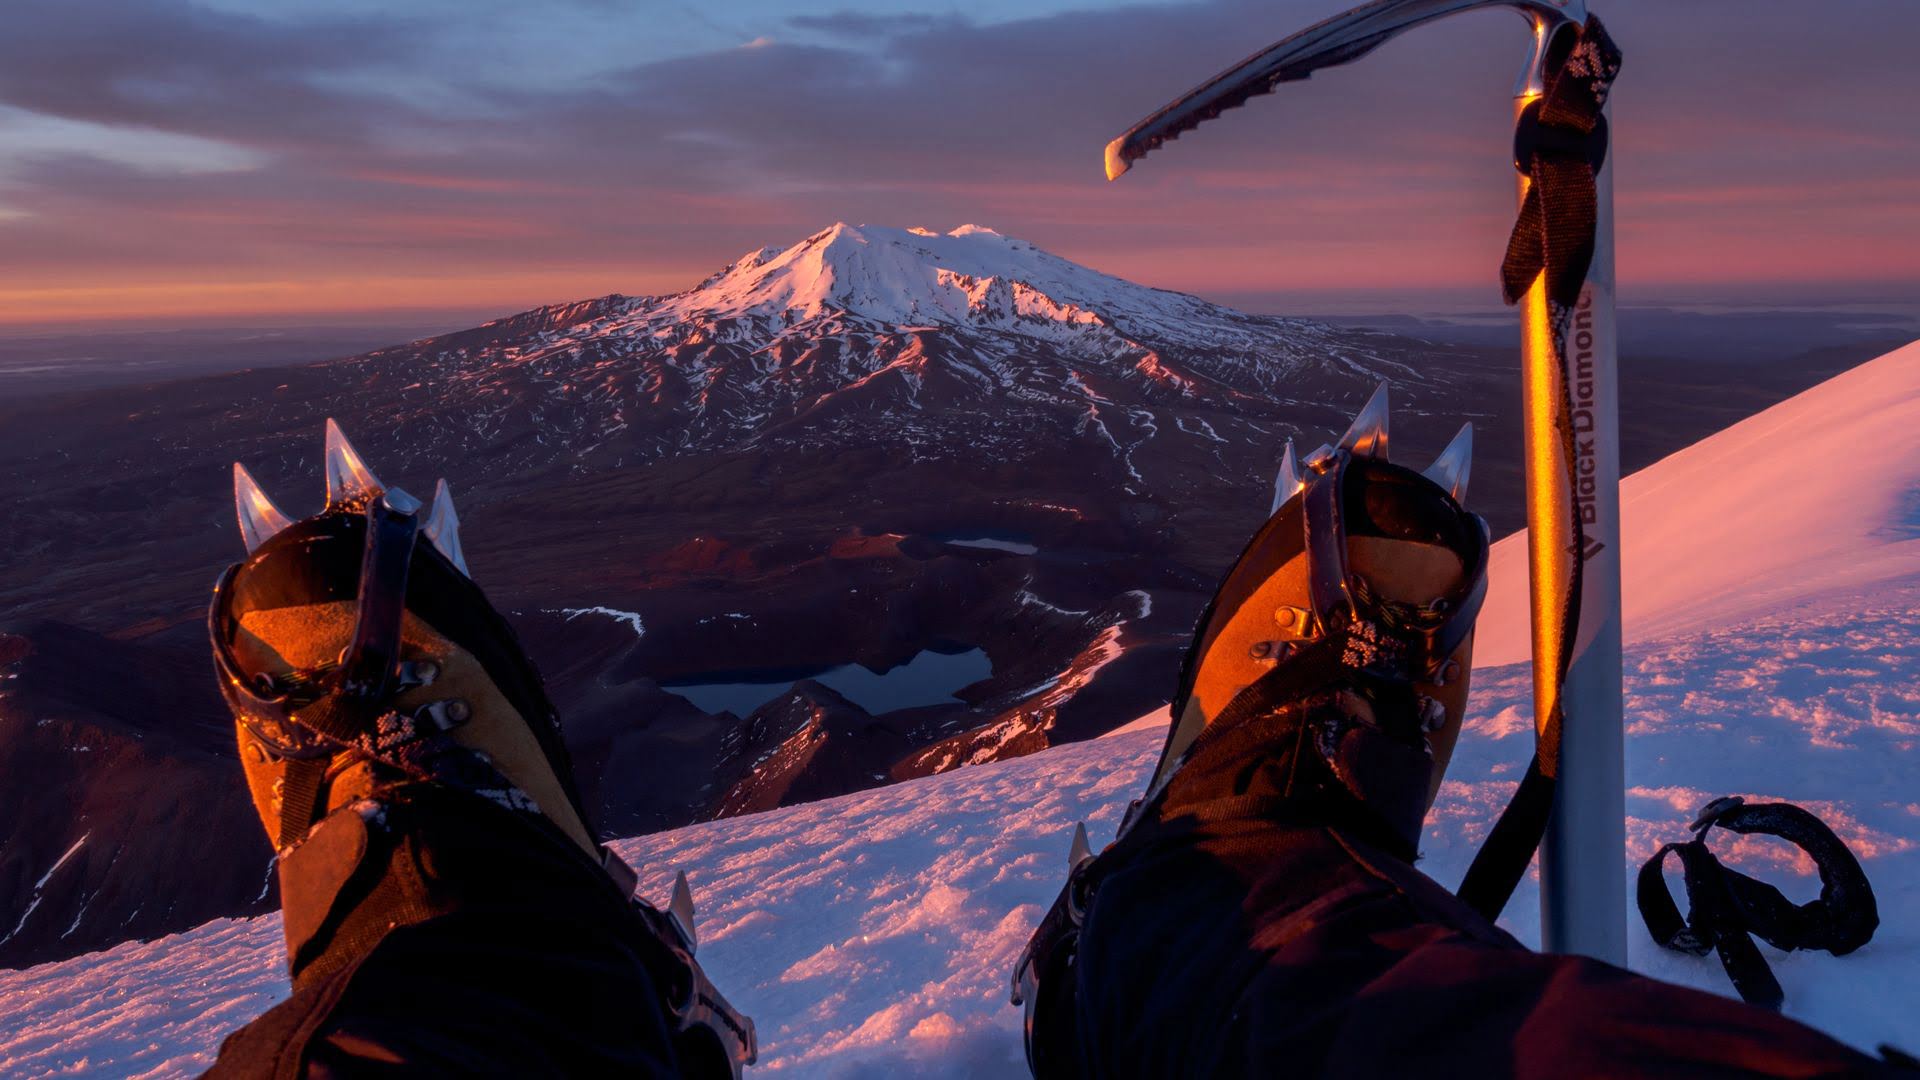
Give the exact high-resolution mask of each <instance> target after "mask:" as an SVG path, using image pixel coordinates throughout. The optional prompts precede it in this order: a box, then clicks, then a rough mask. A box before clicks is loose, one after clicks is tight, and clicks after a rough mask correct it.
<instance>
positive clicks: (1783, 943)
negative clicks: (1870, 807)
mask: <svg viewBox="0 0 1920 1080" xmlns="http://www.w3.org/2000/svg"><path fill="white" fill-rule="evenodd" d="M1715 825H1718V826H1720V827H1721V828H1723V829H1730V830H1732V831H1733V832H1737V833H1748V834H1752V833H1758V834H1761V835H1764V836H1777V837H1779V838H1781V839H1782V840H1785V841H1787V842H1788V843H1790V844H1792V845H1793V846H1795V847H1797V848H1799V849H1800V850H1802V851H1804V852H1806V853H1807V855H1808V857H1810V858H1811V859H1813V865H1814V868H1815V869H1816V870H1818V871H1819V873H1820V898H1819V899H1817V900H1813V901H1810V902H1808V903H1805V904H1798V905H1796V904H1794V903H1793V902H1792V901H1791V900H1788V899H1787V898H1786V897H1785V896H1783V895H1781V892H1780V890H1779V889H1776V888H1774V887H1773V886H1771V885H1769V884H1767V883H1766V882H1764V881H1756V880H1754V879H1753V878H1750V877H1748V876H1747V875H1745V874H1742V873H1740V872H1739V871H1737V870H1729V869H1727V867H1726V866H1725V865H1724V864H1723V863H1721V862H1720V860H1719V859H1717V858H1715V857H1714V854H1713V853H1712V852H1711V851H1708V850H1707V833H1708V832H1709V831H1711V830H1712V828H1713V827H1714V826H1715ZM1693 829H1694V837H1693V839H1691V840H1688V841H1686V842H1684V843H1678V844H1667V845H1666V846H1664V847H1662V848H1661V849H1660V850H1659V851H1657V852H1655V853H1654V856H1653V858H1651V859H1648V860H1647V862H1646V865H1644V866H1642V867H1641V868H1640V880H1639V883H1638V888H1637V892H1638V900H1639V904H1640V917H1641V918H1642V919H1644V920H1646V923H1647V932H1648V933H1650V934H1652V935H1653V940H1654V941H1656V942H1658V943H1660V945H1661V946H1663V947H1665V948H1668V949H1672V950H1674V951H1675V952H1684V953H1692V954H1693V955H1695V956H1705V955H1706V954H1707V953H1709V952H1716V951H1717V952H1718V953H1719V954H1720V964H1721V966H1722V967H1724V968H1726V970H1727V978H1728V979H1730V980H1732V982H1733V988H1734V989H1735V990H1737V991H1739V993H1740V997H1741V999H1742V1000H1744V1001H1746V1002H1748V1003H1749V1004H1753V1005H1763V1006H1765V1007H1767V1008H1769V1009H1778V1008H1779V1007H1780V1003H1781V1002H1782V1001H1783V1000H1784V999H1785V994H1784V993H1783V992H1782V991H1781V989H1780V982H1779V980H1777V979H1775V978H1774V977H1773V971H1772V969H1771V968H1769V967H1768V966H1767V961H1766V958H1765V957H1763V956H1761V955H1760V949H1759V947H1758V946H1756V945H1755V944H1754V943H1753V938H1752V936H1750V935H1758V936H1759V937H1760V938H1761V939H1762V940H1764V941H1766V942H1767V944H1769V945H1772V946H1773V947H1774V948H1776V949H1781V950H1784V951H1787V952H1792V951H1793V950H1795V949H1825V950H1826V951H1828V952H1830V953H1832V954H1833V955H1835V956H1845V955H1846V954H1847V953H1850V952H1852V951H1853V950H1855V949H1857V948H1859V947H1860V946H1862V945H1865V944H1866V943H1867V942H1868V941H1869V940H1871V939H1872V937H1873V931H1874V929H1875V928H1876V927H1878V926H1879V925H1880V911H1879V907H1878V905H1877V904H1876V903H1875V902H1874V899H1873V887H1872V886H1871V885H1869V884H1868V883H1867V875H1866V872H1865V871H1863V870H1862V869H1861V868H1860V861H1859V860H1858V859H1856V858H1854V857H1853V852H1851V851H1849V850H1847V845H1846V844H1845V843H1844V842H1842V841H1841V839H1840V838H1839V837H1838V836H1835V835H1834V833H1833V830H1832V829H1829V828H1827V826H1826V824H1825V823H1823V822H1822V821H1821V820H1820V819H1819V818H1817V817H1814V816H1813V815H1812V814H1810V813H1808V812H1807V811H1805V810H1803V809H1801V808H1800V807H1798V806H1795V805H1793V804H1792V803H1754V804H1753V805H1747V803H1746V801H1745V800H1744V799H1741V798H1739V797H1737V796H1735V797H1730V798H1725V799H1716V800H1714V801H1713V802H1711V803H1708V804H1707V807H1706V809H1704V810H1702V811H1701V812H1700V819H1699V820H1698V821H1695V822H1694V823H1693ZM1670 854H1673V855H1678V856H1680V868H1681V871H1682V876H1683V878H1684V880H1685V883H1686V890H1687V914H1686V916H1685V917H1684V918H1683V917H1682V916H1681V914H1680V909H1679V908H1678V907H1676V906H1675V905H1674V902H1673V895H1672V894H1671V893H1669V892H1668V891H1667V883H1666V879H1665V877H1664V876H1663V875H1662V871H1663V869H1664V867H1665V865H1666V861H1667V856H1668V855H1670Z"/></svg>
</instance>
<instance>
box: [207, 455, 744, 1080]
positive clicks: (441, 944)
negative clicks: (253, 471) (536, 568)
mask: <svg viewBox="0 0 1920 1080" xmlns="http://www.w3.org/2000/svg"><path fill="white" fill-rule="evenodd" d="M327 466H328V468H327V472H328V479H329V483H328V488H329V490H328V506H327V509H326V510H325V511H324V512H323V513H322V514H320V515H318V516H316V517H313V518H309V519H306V520H304V521H300V522H289V521H287V520H286V519H285V518H284V517H283V516H282V515H280V514H279V513H278V512H277V511H276V510H274V509H273V508H272V505H271V503H270V502H268V501H267V500H266V498H265V496H264V495H262V494H261V493H260V492H259V491H258V489H257V488H255V487H254V486H253V484H252V481H251V478H249V477H247V476H246V475H245V473H244V472H238V471H237V473H236V488H237V495H238V501H239V507H240V519H241V527H242V532H243V533H244V535H245V537H246V539H247V544H248V556H249V557H248V558H247V559H246V560H245V561H244V562H242V563H240V564H237V565H235V566H234V567H232V568H230V569H229V570H228V571H227V573H226V574H225V575H223V577H222V578H221V581H220V584H219V586H218V588H217V589H216V590H215V595H214V600H213V605H212V609H211V611H210V613H209V630H210V633H211V638H212V645H213V652H214V659H215V666H216V669H217V672H218V675H219V678H220V686H221V691H222V693H223V694H224V695H225V697H226V700H227V703H228V705H229V706H230V707H231V708H232V710H233V713H234V718H235V732H236V736H237V738H238V743H239V749H240V757H241V763H242V765H243V767H244V770H245V773H246V780H247V785H248V788H249V791H250V792H251V794H252V797H253V801H254V805H255V808H256V810H257V811H258V812H259V815H260V820H261V822H262V824H263V825H264V826H265V827H266V829H267V833H268V836H269V837H270V838H271V839H272V840H273V841H274V844H275V846H276V848H277V849H278V851H279V878H280V897H281V908H282V918H283V921H284V926H285V932H286V942H287V962H288V969H289V974H290V975H291V977H292V980H293V994H292V996H291V998H290V999H289V1000H288V1001H286V1002H284V1003H282V1004H281V1005H279V1006H278V1007H276V1008H274V1009H272V1010H270V1011H269V1012H268V1013H267V1014H266V1015H264V1016H262V1017H260V1018H259V1019H258V1020H256V1021H254V1022H253V1023H251V1024H249V1025H247V1026H246V1027H245V1028H243V1029H241V1030H240V1031H237V1032H235V1033H234V1034H233V1035H231V1036H229V1037H228V1039H227V1040H226V1042H225V1043H224V1044H223V1045H222V1048H221V1054H220V1058H219V1060H218V1062H217V1063H216V1065H215V1067H214V1069H213V1074H214V1075H219V1076H336V1075H349V1074H350V1075H364V1074H370V1073H383V1072H393V1073H407V1074H410V1075H420V1074H428V1075H446V1074H460V1075H466V1074H492V1075H516V1076H530V1075H537V1076H565V1075H578V1076H599V1075H608V1074H622V1075H657V1076H668V1075H695V1076H728V1075H737V1072H738V1066H739V1064H741V1063H743V1062H747V1061H751V1060H752V1058H753V1056H754V1048H753V1034H752V1026H751V1022H750V1021H747V1020H746V1019H745V1018H744V1017H741V1016H739V1015H738V1014H737V1013H736V1012H734V1011H733V1010H732V1009H731V1008H730V1007H729V1006H727V1005H726V1003H725V1000H724V999H723V998H722V997H721V996H720V995H719V994H718V992H717V991H715V990H714V989H713V987H712V986H711V985H710V984H708V983H707V982H706V979H705V976H704V975H703V974H702V973H701V971H700V968H699V966H698V965H697V964H696V963H695V962H694V961H693V958H692V951H693V934H692V926H691V919H692V911H691V904H690V902H686V903H684V904H683V903H682V902H681V898H680V897H678V896H676V902H675V904H674V905H673V908H674V910H673V911H672V912H671V913H662V912H661V911H659V910H658V909H655V908H652V907H650V906H648V905H645V904H643V903H640V902H639V901H637V900H635V899H633V885H634V876H633V874H632V871H630V870H629V869H628V868H627V867H626V866H625V865H624V864H622V863H621V862H620V861H619V860H618V859H617V858H616V857H614V856H613V855H612V853H611V852H609V851H607V850H606V849H605V848H604V847H602V846H601V845H600V843H599V840H598V837H597V836H596V835H595V833H594V831H593V828H592V825H591V823H590V822H589V821H588V816H587V814H586V813H585V812H584V811H583V809H582V807H581V803H580V799H579V796H578V793H577V789H576V786H575V784H574V780H573V775H572V768H571V764H570V762H569V760H568V756H567V752H566V747H565V745H564V743H563V742H562V741H561V738H560V728H559V720H558V718H557V716H555V714H554V711H553V707H552V705H551V704H550V703H549V701H548V699H547V697H546V692H545V689H544V687H543V686H542V684H541V680H540V676H539V674H538V672H536V671H535V670H534V668H533V665H532V663H531V662H530V661H529V660H528V658H527V656H526V654H525V652H524V651H523V650H522V649H521V648H520V645H519V642H518V640H517V639H516V638H515V636H514V634H513V631H512V630H511V628H510V627H508V625H507V623H506V622H505V620H504V619H502V618H501V617H500V615H499V613H498V612H496V611H495V610H494V609H493V607H492V606H491V605H490V604H489V603H488V602H487V600H486V597H485V596H484V595H483V594H482V593H481V592H480V590H479V589H478V588H477V587H476V586H475V585H474V583H473V582H472V580H471V579H470V578H469V577H468V576H467V573H466V566H465V560H464V558H463V556H462V553H461V548H460V543H459V539H458V534H457V527H458V523H457V520H456V519H454V517H453V515H452V513H451V502H450V501H449V502H446V503H444V504H442V502H441V500H445V499H447V498H448V496H447V494H446V491H445V489H444V487H443V488H442V490H441V492H440V493H439V494H438V496H437V498H436V504H435V506H434V507H433V510H432V511H431V512H429V511H428V510H426V509H425V508H423V507H421V506H419V504H418V503H417V502H415V501H414V500H412V499H411V498H409V497H407V496H406V495H405V494H404V493H401V492H397V491H386V490H384V489H383V488H382V487H381V485H380V483H379V481H378V480H376V479H374V478H373V476H372V474H371V472H369V471H368V470H367V469H366V466H365V465H364V463H362V462H360V460H359V458H358V457H357V455H354V454H353V452H352V450H351V448H350V447H347V446H346V444H345V440H344V439H343V438H340V437H339V434H338V432H337V431H335V430H332V429H330V430H329V439H328V461H327Z"/></svg>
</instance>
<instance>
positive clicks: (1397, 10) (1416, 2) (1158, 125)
mask: <svg viewBox="0 0 1920 1080" xmlns="http://www.w3.org/2000/svg"><path fill="white" fill-rule="evenodd" d="M1481 8H1509V9H1511V10H1514V11H1517V12H1519V13H1520V14H1521V15H1523V16H1525V17H1526V19H1527V21H1528V23H1529V24H1530V25H1531V26H1532V28H1533V43H1532V46H1531V48H1530V49H1529V51H1528V54H1527V61H1526V66H1525V67H1523V68H1522V69H1521V71H1520V80H1519V82H1518V83H1517V84H1516V85H1515V87H1514V94H1515V96H1516V97H1522V98H1525V97H1533V96H1538V95H1539V94H1540V93H1541V92H1542V90H1543V89H1544V82H1545V71H1546V67H1547V60H1548V52H1549V49H1550V48H1551V46H1552V44H1553V41H1554V38H1555V37H1556V36H1557V35H1558V34H1559V32H1560V31H1561V30H1562V29H1564V28H1566V27H1570V26H1578V25H1579V24H1582V23H1584V22H1586V21H1587V0H1375V2H1374V3H1371V4H1363V5H1361V6H1360V7H1357V8H1354V9H1353V10H1352V11H1349V12H1346V13H1345V14H1342V15H1335V16H1334V17H1333V18H1331V19H1327V20H1325V21H1324V22H1320V23H1316V24H1314V25H1313V26H1310V27H1308V28H1307V29H1305V30H1302V31H1300V32H1299V33H1297V34H1295V35H1293V36H1292V37H1289V38H1286V39H1285V40H1283V41H1280V42H1277V43H1276V44H1274V45H1271V46H1269V47H1268V48H1266V49H1263V50H1261V51H1260V52H1258V53H1255V54H1254V55H1253V56H1251V57H1249V58H1247V59H1246V60H1244V61H1241V62H1240V63H1239V64H1236V65H1234V66H1233V67H1231V68H1228V69H1227V70H1226V71H1223V72H1221V73H1220V74H1218V75H1216V76H1214V77H1213V78H1211V79H1209V80H1207V81H1206V82H1204V83H1202V84H1200V85H1199V86H1197V87H1195V88H1194V89H1192V90H1190V91H1188V92H1187V93H1186V94H1185V95H1184V96H1182V97H1181V98H1179V99H1178V100H1176V101H1174V102H1173V103H1171V104H1169V105H1168V106H1166V107H1165V108H1163V109H1161V110H1160V111H1159V112H1156V113H1154V114H1153V115H1152V116H1149V117H1147V118H1146V119H1145V120H1142V121H1140V122H1139V123H1138V124H1135V125H1134V126H1133V127H1132V128H1131V129H1129V130H1128V131H1127V133H1126V134H1124V135H1122V136H1120V137H1119V138H1117V139H1115V140H1113V141H1112V142H1110V143H1108V144H1107V179H1109V180H1112V179H1115V178H1117V177H1118V176H1119V175H1120V174H1121V173H1124V172H1126V171H1127V170H1128V169H1129V168H1131V167H1132V166H1133V163H1134V162H1135V161H1138V160H1139V159H1141V158H1143V157H1145V156H1146V155H1147V154H1149V153H1151V152H1152V151H1153V150H1154V149H1156V148H1158V147H1159V146H1160V144H1161V143H1164V142H1168V141H1170V140H1172V139H1177V138H1179V137H1180V136H1181V135H1182V134H1183V133H1185V132H1188V131H1191V130H1193V129H1194V128H1196V127H1199V126H1200V125H1201V124H1203V123H1205V122H1206V121H1208V120H1211V119H1213V118H1214V117H1216V116H1219V115H1220V114H1221V113H1222V112H1225V111H1226V110H1228V109H1232V108H1237V107H1238V106H1241V105H1244V104H1246V103H1247V100H1248V99H1249V98H1252V97H1255V96H1257V95H1259V94H1270V93H1272V92H1273V91H1274V88H1275V87H1277V86H1279V85H1280V84H1281V83H1285V82H1296V81H1298V80H1301V79H1305V78H1308V77H1309V76H1311V75H1312V74H1313V73H1314V72H1316V71H1318V70H1320V69H1321V68H1328V67H1336V66H1338V65H1340V64H1345V63H1347V62H1349V61H1352V60H1357V59H1359V58H1360V57H1362V56H1365V55H1366V54H1368V53H1370V52H1372V51H1373V50H1374V49H1376V48H1379V47H1380V46H1381V45H1382V44H1384V43H1385V42H1387V41H1389V40H1391V39H1393V38H1396V37H1398V36H1400V35H1401V34H1403V33H1405V32H1406V31H1408V30H1411V29H1413V28H1414V27H1416V26H1419V25H1421V24H1422V23H1429V22H1432V21H1434V20H1435V19H1441V18H1445V17H1446V16H1448V15H1458V14H1460V13H1461V12H1465V11H1476V10H1479V9H1481Z"/></svg>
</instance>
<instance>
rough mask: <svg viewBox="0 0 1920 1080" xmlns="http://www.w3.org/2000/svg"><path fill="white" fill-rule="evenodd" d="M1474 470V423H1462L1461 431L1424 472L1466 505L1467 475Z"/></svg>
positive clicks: (1428, 477)
mask: <svg viewBox="0 0 1920 1080" xmlns="http://www.w3.org/2000/svg"><path fill="white" fill-rule="evenodd" d="M1472 471H1473V424H1472V423H1471V422H1468V423H1465V424H1461V425H1460V433H1459V434H1457V435H1455V436H1454V437H1453V441H1452V442H1450V443H1448V444H1447V448H1446V449H1445V450H1442V451H1440V456H1439V457H1437V458H1434V459H1433V464H1431V465H1429V466H1427V471H1426V472H1425V473H1423V474H1422V475H1424V476H1425V477H1426V478H1427V479H1429V480H1431V481H1433V482H1434V483H1436V484H1439V485H1440V486H1441V487H1443V488H1446V489H1447V494H1449V495H1452V496H1453V501H1454V502H1457V503H1460V504H1461V505H1463V506H1464V505H1465V504H1466V501H1467V477H1468V475H1469V474H1470V473H1471V472H1472Z"/></svg>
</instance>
